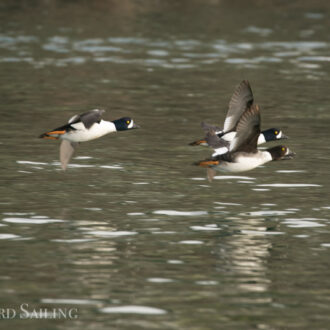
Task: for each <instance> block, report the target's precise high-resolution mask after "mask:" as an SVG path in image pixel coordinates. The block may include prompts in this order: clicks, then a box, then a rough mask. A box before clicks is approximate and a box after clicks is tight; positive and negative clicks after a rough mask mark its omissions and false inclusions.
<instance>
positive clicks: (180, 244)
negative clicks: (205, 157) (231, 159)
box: [0, 0, 330, 329]
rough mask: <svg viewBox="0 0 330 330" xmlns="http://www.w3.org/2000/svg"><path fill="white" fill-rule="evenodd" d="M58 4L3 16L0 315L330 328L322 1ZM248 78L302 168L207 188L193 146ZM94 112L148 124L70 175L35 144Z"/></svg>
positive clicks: (179, 325) (116, 324)
mask: <svg viewBox="0 0 330 330" xmlns="http://www.w3.org/2000/svg"><path fill="white" fill-rule="evenodd" d="M55 3H56V5H54V7H52V6H49V4H48V3H47V2H42V3H39V6H38V8H37V9H38V10H36V8H35V7H33V8H32V7H31V8H29V7H28V6H24V8H23V7H22V8H21V6H20V5H15V6H14V7H15V8H14V7H13V8H12V9H10V10H9V9H6V8H7V7H6V6H5V5H2V6H3V7H2V8H4V11H3V13H4V14H3V15H2V22H3V25H2V26H3V27H2V28H1V30H0V69H1V72H2V74H1V77H0V90H1V92H2V95H3V99H2V112H3V114H4V115H3V117H2V124H3V125H2V133H3V136H4V139H3V140H2V141H1V143H0V147H1V148H2V153H1V154H2V165H3V170H2V172H1V173H0V174H1V180H2V183H3V184H2V185H1V187H0V194H1V201H0V206H1V219H0V229H1V233H0V241H1V248H2V256H1V265H2V267H1V274H0V279H1V282H0V283H1V285H0V292H1V295H0V301H1V306H7V305H8V304H9V303H10V304H12V305H19V304H20V303H22V302H28V303H30V304H31V306H32V305H35V306H36V307H45V306H46V307H50V306H51V307H53V306H66V305H67V306H69V307H70V306H71V307H78V308H79V319H78V320H77V321H74V320H69V321H67V322H68V323H67V324H68V325H67V324H66V323H65V322H66V320H63V323H62V324H61V325H60V327H63V328H70V329H74V328H81V324H82V323H84V325H85V326H86V327H88V328H97V327H105V328H123V329H135V328H143V329H148V328H150V329H154V328H155V327H158V328H159V329H168V328H171V329H192V328H209V329H218V328H219V324H221V326H222V327H223V328H232V329H246V328H260V329H261V328H262V329H264V328H266V329H268V328H269V329H273V328H283V327H296V328H302V329H303V328H320V329H321V328H325V327H327V326H328V324H329V321H330V320H329V315H328V296H327V292H328V291H329V290H328V289H329V285H328V283H329V281H328V278H329V274H328V273H329V271H328V270H329V258H328V252H329V246H330V243H329V242H330V239H329V233H328V232H329V224H330V219H329V208H330V206H329V198H328V197H329V187H328V183H327V182H328V181H329V180H328V174H327V173H328V160H329V156H328V155H329V150H328V149H329V146H328V141H329V136H328V135H329V134H328V131H329V130H328V119H329V115H328V110H327V109H328V103H329V97H328V86H329V81H328V80H329V79H328V76H329V75H328V72H329V50H330V42H329V40H328V30H329V29H328V27H329V23H328V21H329V20H328V19H327V17H328V16H329V8H328V6H325V8H324V7H323V5H322V6H321V5H320V7H317V8H316V7H315V5H314V4H312V3H307V2H306V3H305V2H301V3H300V4H299V6H300V7H299V6H298V7H299V8H297V3H293V2H290V3H287V4H285V5H281V7H277V6H278V4H275V3H267V4H266V3H260V2H252V3H249V4H246V3H245V2H243V1H239V2H238V3H237V5H234V4H232V2H227V1H211V0H210V1H203V3H202V4H200V3H199V1H193V2H191V1H189V2H186V1H183V2H182V3H180V4H176V5H173V4H170V3H169V2H166V1H165V2H157V3H156V2H143V3H142V2H141V3H138V2H134V3H133V2H131V1H121V2H118V3H117V4H116V5H114V2H112V1H101V2H97V3H96V2H95V3H91V4H90V5H88V6H85V5H84V4H79V3H73V2H72V3H69V2H68V3H67V2H62V3H58V2H55ZM173 6H174V7H173ZM51 7H52V8H51ZM45 9H46V10H45ZM293 9H294V10H293ZM59 17H61V19H59ZM35 22H38V23H37V24H36V23H35ZM242 79H249V80H251V83H253V85H255V86H256V87H258V86H259V87H258V90H259V91H260V93H258V94H259V96H258V97H260V99H259V100H258V102H259V101H260V104H262V105H263V122H264V124H266V123H273V122H274V121H276V123H279V125H280V126H281V127H283V128H284V129H285V130H286V131H289V135H290V137H291V140H290V144H292V145H293V149H294V150H295V151H297V155H299V157H297V159H296V160H295V161H294V162H292V163H291V164H290V165H286V166H287V167H285V168H284V167H283V164H277V163H275V164H272V165H270V166H267V167H263V168H259V169H258V170H256V171H253V172H249V173H248V174H244V175H241V176H226V175H219V176H216V177H215V180H214V181H213V182H212V183H208V182H207V181H206V180H207V179H206V177H205V176H203V173H200V171H199V170H198V169H196V168H194V167H193V166H190V164H191V162H192V161H193V159H195V158H196V152H198V153H200V152H205V153H209V151H208V150H205V149H204V150H191V148H189V147H188V146H187V143H189V141H191V140H192V139H193V138H195V137H196V136H199V134H200V126H199V123H200V122H201V121H202V120H210V118H212V120H213V119H215V120H216V122H221V119H222V116H223V114H224V113H225V109H226V107H227V102H228V101H227V100H228V95H230V93H231V92H232V89H233V86H235V84H237V83H238V82H239V81H241V80H242ZM98 106H102V107H103V106H104V107H107V108H108V109H109V116H110V117H111V116H115V115H117V114H119V115H120V116H121V115H124V114H126V113H130V114H134V115H136V117H138V118H140V120H139V121H141V122H142V123H143V127H144V129H143V130H142V129H141V131H140V132H138V133H137V136H136V138H135V139H134V141H132V139H131V137H126V136H116V137H114V138H113V139H112V140H111V141H110V140H106V139H105V140H103V141H96V142H95V143H93V144H91V146H92V148H93V152H92V154H91V153H90V149H89V148H87V149H85V150H84V149H83V148H84V147H83V146H81V148H82V149H83V150H82V156H78V157H76V158H75V159H74V162H73V164H71V169H70V171H69V172H68V173H65V174H64V173H62V172H61V171H60V169H59V163H58V162H57V161H54V160H56V159H57V158H58V155H57V152H58V151H57V148H56V147H55V145H53V146H51V147H50V146H45V145H41V144H39V141H37V139H36V138H35V136H37V135H38V133H39V131H40V127H44V126H45V124H46V123H47V122H50V121H51V122H53V121H54V122H55V121H60V118H66V117H68V113H70V114H71V113H72V114H74V113H78V112H80V111H81V110H82V109H90V108H94V107H98ZM107 114H108V113H107ZM52 152H53V153H52ZM46 154H47V156H46ZM315 164H317V166H316V165H315ZM314 278H317V279H318V280H317V281H311V279H314ZM301 288H304V290H302V289H301ZM23 300H24V301H23ZM274 312H275V313H274ZM306 315H307V316H306ZM300 320H302V321H300ZM327 320H328V321H327ZM2 321H3V322H6V320H2ZM16 321H17V322H18V321H21V320H10V322H11V323H9V324H8V327H9V326H10V327H13V326H15V325H16V324H15V323H14V322H16ZM29 321H31V322H30V323H24V327H25V328H27V329H29V327H30V328H31V329H35V328H38V327H40V324H41V323H40V320H29ZM42 322H45V323H42V324H43V326H44V327H54V324H55V323H54V320H43V321H42ZM4 326H6V325H4ZM19 326H20V327H22V325H21V323H20V324H19V325H18V327H19Z"/></svg>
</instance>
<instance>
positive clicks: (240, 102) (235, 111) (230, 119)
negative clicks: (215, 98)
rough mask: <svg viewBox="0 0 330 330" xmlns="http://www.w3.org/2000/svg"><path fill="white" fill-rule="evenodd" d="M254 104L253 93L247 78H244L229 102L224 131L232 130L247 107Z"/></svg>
mask: <svg viewBox="0 0 330 330" xmlns="http://www.w3.org/2000/svg"><path fill="white" fill-rule="evenodd" d="M252 104H253V93H252V90H251V86H250V84H249V82H248V81H247V80H243V81H242V82H241V83H240V84H239V85H238V86H237V87H236V89H235V92H234V94H233V96H232V97H231V99H230V102H229V108H228V112H227V115H226V119H225V122H224V125H223V130H224V132H229V131H232V130H234V129H235V128H236V125H237V123H238V121H239V119H240V117H241V116H242V114H243V113H244V111H245V110H246V109H247V108H250V107H251V105H252Z"/></svg>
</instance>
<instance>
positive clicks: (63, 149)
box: [60, 140, 78, 171]
mask: <svg viewBox="0 0 330 330" xmlns="http://www.w3.org/2000/svg"><path fill="white" fill-rule="evenodd" d="M77 145H78V143H73V142H69V141H67V140H62V142H61V145H60V161H61V167H62V169H63V171H65V170H66V168H67V166H68V164H69V162H70V160H71V158H72V155H73V153H74V151H75V147H77Z"/></svg>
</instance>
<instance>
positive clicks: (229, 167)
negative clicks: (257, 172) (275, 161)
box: [214, 151, 272, 172]
mask: <svg viewBox="0 0 330 330" xmlns="http://www.w3.org/2000/svg"><path fill="white" fill-rule="evenodd" d="M271 160H272V156H271V154H270V153H269V152H267V151H258V152H257V153H253V154H248V153H242V154H239V155H237V156H236V157H235V161H234V162H226V161H222V162H220V164H219V165H218V166H216V167H214V169H215V170H219V171H224V172H244V171H250V170H252V169H254V168H256V167H258V166H260V165H263V164H265V163H267V162H270V161H271Z"/></svg>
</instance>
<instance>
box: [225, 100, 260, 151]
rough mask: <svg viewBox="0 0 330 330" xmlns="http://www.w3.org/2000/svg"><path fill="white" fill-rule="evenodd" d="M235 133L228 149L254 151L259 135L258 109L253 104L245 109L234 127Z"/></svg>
mask: <svg viewBox="0 0 330 330" xmlns="http://www.w3.org/2000/svg"><path fill="white" fill-rule="evenodd" d="M236 131H237V134H236V136H235V138H234V139H233V141H232V142H231V144H230V148H229V151H230V152H231V153H233V152H236V151H243V152H255V151H256V150H257V142H258V137H259V135H260V109H259V106H258V105H253V106H252V107H251V108H249V109H247V110H246V111H245V112H244V113H243V115H242V116H241V119H240V120H239V122H238V124H237V128H236Z"/></svg>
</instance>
